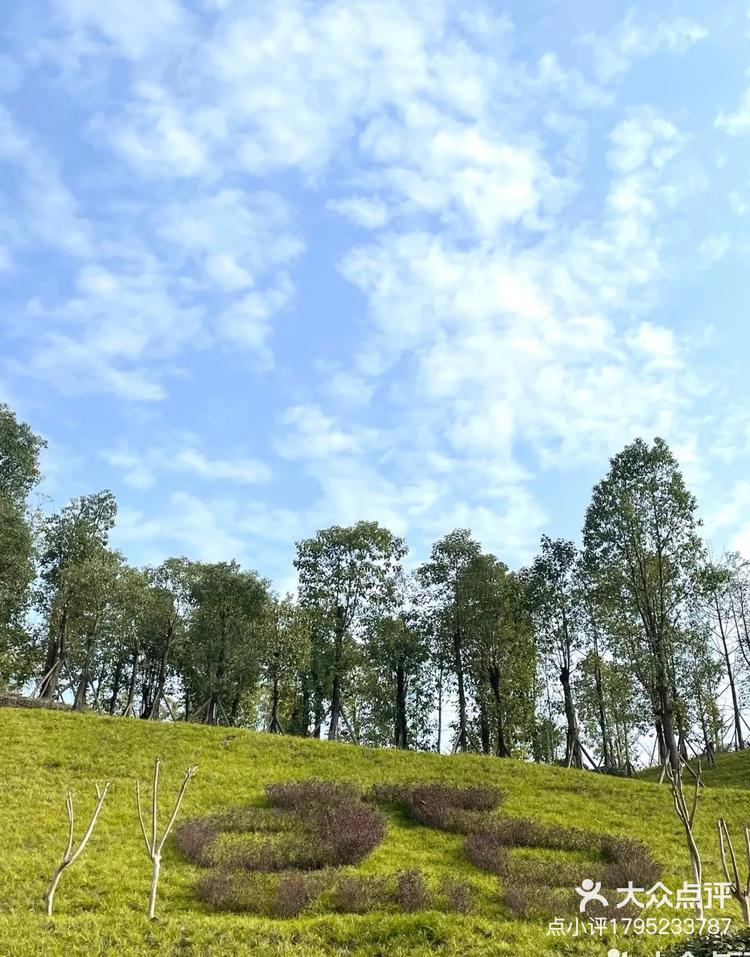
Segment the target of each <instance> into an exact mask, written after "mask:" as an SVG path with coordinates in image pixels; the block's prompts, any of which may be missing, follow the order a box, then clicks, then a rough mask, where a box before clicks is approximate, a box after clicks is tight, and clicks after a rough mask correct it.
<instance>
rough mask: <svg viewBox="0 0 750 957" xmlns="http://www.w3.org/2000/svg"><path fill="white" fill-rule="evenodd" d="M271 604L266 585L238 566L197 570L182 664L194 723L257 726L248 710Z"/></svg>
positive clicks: (215, 565) (218, 565) (222, 564)
mask: <svg viewBox="0 0 750 957" xmlns="http://www.w3.org/2000/svg"><path fill="white" fill-rule="evenodd" d="M268 601H269V591H268V583H267V582H266V581H265V580H264V579H261V578H259V577H258V575H256V574H255V572H250V571H243V570H242V569H241V568H240V566H239V565H238V564H237V562H235V561H231V562H216V563H213V564H201V565H198V566H196V568H195V570H194V577H193V578H192V581H191V583H190V602H191V606H192V607H191V615H190V625H189V631H188V635H187V641H186V642H185V660H184V661H185V676H184V680H185V682H186V691H187V698H188V702H189V706H190V712H191V715H192V717H193V719H197V718H200V717H201V716H202V719H203V721H204V723H205V724H220V723H221V722H222V721H223V722H224V723H226V724H237V723H238V722H239V721H240V720H241V719H243V718H244V719H245V720H246V721H249V723H251V724H255V718H254V715H253V716H252V717H250V716H249V715H248V706H250V705H252V703H253V696H254V694H255V692H256V689H257V683H258V677H259V673H260V662H261V655H262V642H263V629H264V627H265V625H266V615H267V605H268Z"/></svg>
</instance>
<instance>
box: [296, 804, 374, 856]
mask: <svg viewBox="0 0 750 957" xmlns="http://www.w3.org/2000/svg"><path fill="white" fill-rule="evenodd" d="M311 824H312V826H311V828H310V840H311V841H312V846H313V847H314V848H315V851H316V852H317V853H319V856H320V859H321V860H322V861H323V862H324V863H325V864H328V865H331V866H334V867H337V866H341V865H342V864H358V863H359V862H360V861H361V860H363V859H364V858H365V857H367V855H368V854H369V853H370V852H371V851H373V850H374V849H375V848H376V847H377V846H378V844H380V842H381V841H382V840H383V837H384V836H385V819H384V818H383V815H382V814H380V813H378V811H375V810H373V809H372V808H369V807H366V806H365V805H364V804H362V803H359V804H342V805H339V806H338V807H333V808H330V809H327V810H325V811H323V812H322V813H320V814H319V815H317V816H316V818H315V821H314V822H311ZM318 842H319V843H318Z"/></svg>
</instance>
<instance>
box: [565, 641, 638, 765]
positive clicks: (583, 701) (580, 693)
mask: <svg viewBox="0 0 750 957" xmlns="http://www.w3.org/2000/svg"><path fill="white" fill-rule="evenodd" d="M574 692H575V696H576V708H577V711H578V716H579V719H580V722H581V726H582V728H583V730H584V732H585V735H586V738H587V741H590V742H592V750H593V752H594V754H595V755H596V756H597V757H599V758H600V759H601V762H602V764H603V766H604V767H605V768H610V769H618V770H623V771H625V773H627V774H632V773H633V771H634V768H635V764H636V762H637V750H638V747H639V744H640V742H641V739H642V738H643V735H644V733H645V732H646V730H647V721H646V716H647V715H648V701H647V700H646V698H645V696H644V693H643V690H642V689H641V687H640V686H639V685H638V683H637V682H636V681H635V679H634V677H633V675H632V674H631V673H630V672H629V670H628V669H627V668H626V667H625V666H623V665H622V664H620V663H619V662H617V661H611V660H609V659H608V658H606V657H605V656H604V655H603V654H602V653H601V650H600V649H599V648H598V647H596V648H594V646H593V645H589V648H588V651H586V653H585V654H584V655H583V656H582V657H581V660H580V661H579V663H578V667H577V669H576V678H575V681H574Z"/></svg>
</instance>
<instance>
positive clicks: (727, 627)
mask: <svg viewBox="0 0 750 957" xmlns="http://www.w3.org/2000/svg"><path fill="white" fill-rule="evenodd" d="M742 572H743V561H742V558H741V557H740V555H739V554H737V553H736V552H735V553H730V554H728V555H725V556H724V557H723V559H722V560H721V561H719V562H712V561H708V562H707V563H706V565H705V567H704V568H703V569H702V574H701V593H700V602H699V607H700V608H701V610H702V612H703V618H704V620H705V622H706V624H707V627H708V628H709V630H710V632H711V634H712V636H713V640H714V643H715V645H716V646H717V651H718V653H719V654H720V656H721V660H722V662H723V665H724V672H725V674H726V677H727V683H728V686H729V693H730V701H731V706H732V725H733V729H734V730H733V737H734V744H735V746H736V747H737V748H740V749H741V748H744V747H745V733H744V730H743V716H742V690H741V687H740V682H739V680H738V679H739V677H740V674H741V673H742V671H743V670H745V671H746V669H747V663H746V662H744V661H743V657H742V654H741V652H742V638H743V634H742V624H741V618H740V617H739V616H738V615H737V613H736V612H737V607H738V608H739V609H740V610H741V611H744V601H743V598H744V596H743V595H742V594H741V578H742ZM738 598H739V600H738ZM743 664H744V665H745V668H744V669H743V667H742V666H743ZM704 737H705V734H704Z"/></svg>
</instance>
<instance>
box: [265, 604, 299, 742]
mask: <svg viewBox="0 0 750 957" xmlns="http://www.w3.org/2000/svg"><path fill="white" fill-rule="evenodd" d="M311 635H312V621H311V616H310V614H309V613H308V612H307V610H306V609H304V608H301V607H300V606H299V605H298V604H297V603H296V602H295V600H294V598H293V596H292V595H290V594H287V595H285V597H284V598H282V599H281V600H278V599H272V600H270V601H269V603H268V607H267V618H266V628H265V631H264V640H263V649H262V654H261V663H260V671H261V676H262V680H263V683H264V686H265V693H266V696H267V698H268V717H267V719H266V720H265V722H264V724H265V729H266V730H267V731H270V732H271V733H272V734H284V733H285V728H284V726H283V725H282V721H281V716H280V711H281V708H282V704H283V702H284V701H287V702H291V706H290V707H289V716H290V720H293V716H294V709H295V705H296V704H297V701H296V698H297V695H298V694H299V693H300V692H301V691H302V689H301V688H300V686H299V681H300V676H302V675H306V674H307V673H308V671H309V667H310V644H311ZM287 730H291V725H289V724H288V725H287Z"/></svg>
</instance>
